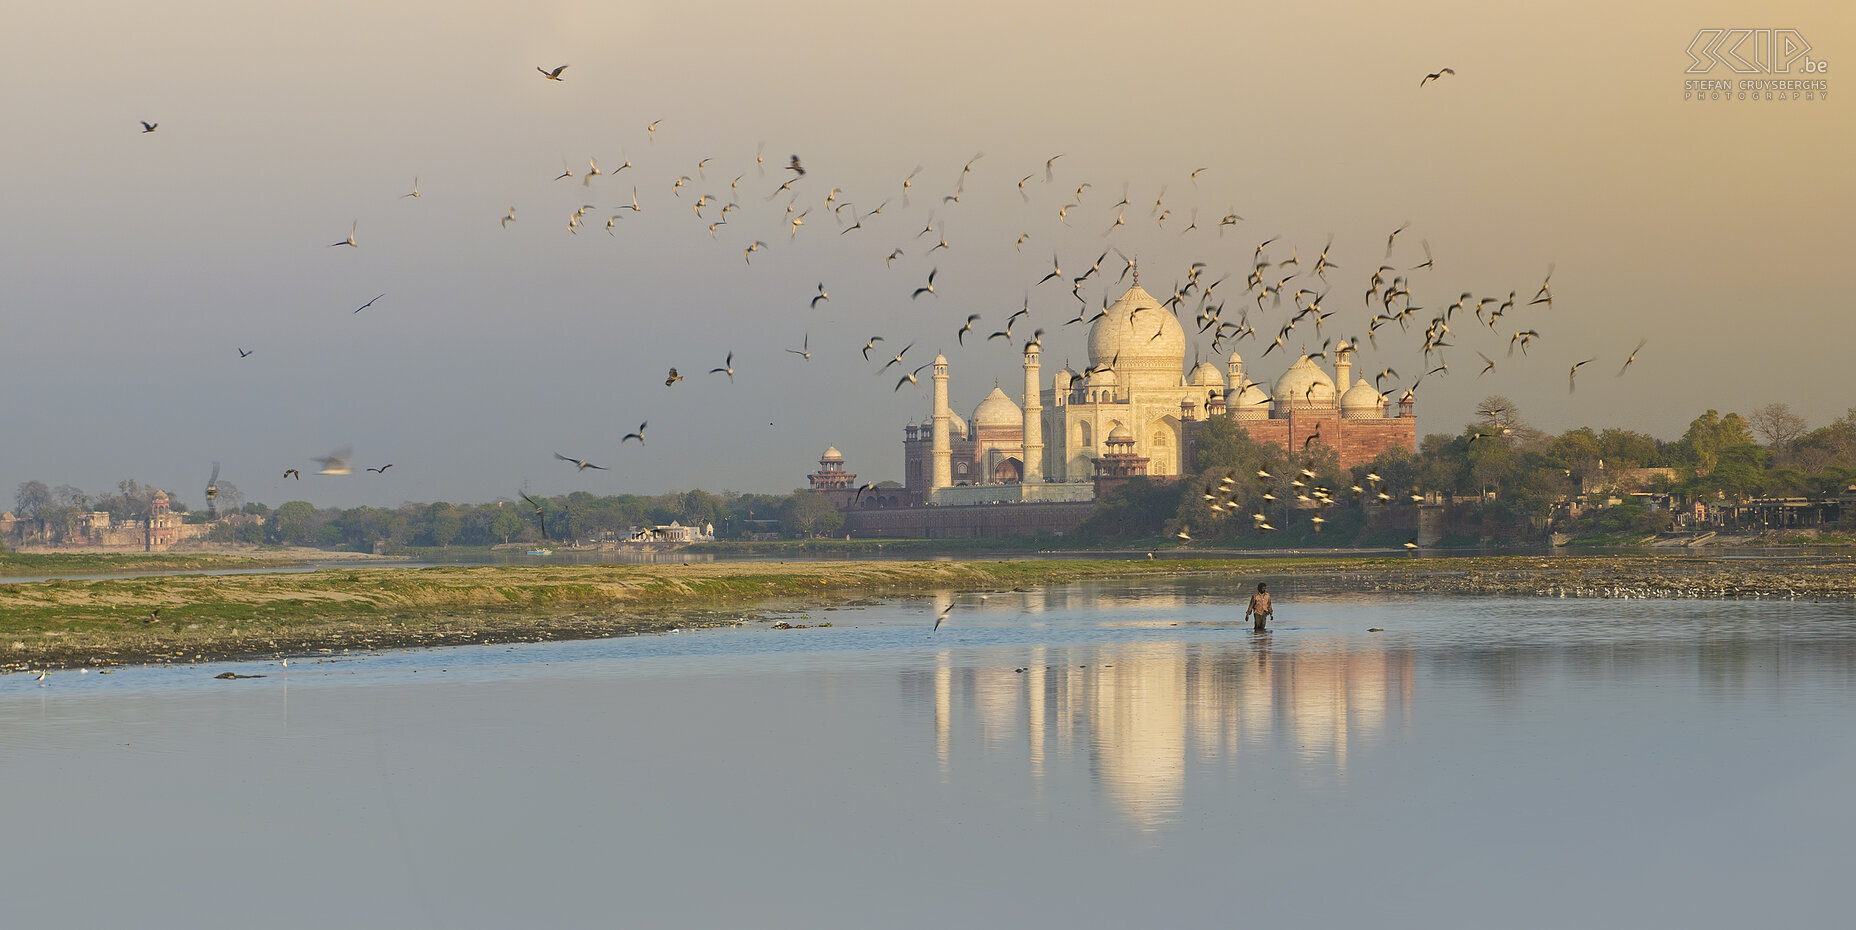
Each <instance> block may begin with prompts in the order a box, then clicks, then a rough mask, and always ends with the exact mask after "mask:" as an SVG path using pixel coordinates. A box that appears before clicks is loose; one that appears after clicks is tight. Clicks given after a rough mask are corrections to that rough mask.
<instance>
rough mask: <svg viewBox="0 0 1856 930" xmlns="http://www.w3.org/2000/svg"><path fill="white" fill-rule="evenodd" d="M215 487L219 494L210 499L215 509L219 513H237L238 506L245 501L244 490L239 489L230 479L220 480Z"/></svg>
mask: <svg viewBox="0 0 1856 930" xmlns="http://www.w3.org/2000/svg"><path fill="white" fill-rule="evenodd" d="M216 487H217V488H218V489H219V496H218V497H216V498H214V499H213V501H212V503H213V505H214V507H215V509H217V510H218V511H219V512H220V513H237V512H238V509H239V507H240V506H242V505H243V504H244V503H245V492H243V491H240V490H239V489H238V485H236V484H233V483H232V482H230V481H221V482H219V483H218V484H217V485H216Z"/></svg>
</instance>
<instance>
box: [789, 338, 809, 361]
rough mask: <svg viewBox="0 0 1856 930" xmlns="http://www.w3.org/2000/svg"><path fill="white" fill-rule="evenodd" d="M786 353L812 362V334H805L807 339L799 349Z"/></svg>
mask: <svg viewBox="0 0 1856 930" xmlns="http://www.w3.org/2000/svg"><path fill="white" fill-rule="evenodd" d="M786 351H788V352H791V353H793V354H794V355H797V356H799V357H800V358H802V359H805V360H806V361H808V362H809V361H811V360H812V334H811V333H807V334H805V338H804V339H803V340H801V341H800V343H799V348H797V349H787V350H786Z"/></svg>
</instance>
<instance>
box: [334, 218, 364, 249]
mask: <svg viewBox="0 0 1856 930" xmlns="http://www.w3.org/2000/svg"><path fill="white" fill-rule="evenodd" d="M359 225H361V224H360V221H358V220H357V221H356V222H354V223H351V224H349V226H348V238H346V239H343V240H342V241H340V242H331V243H329V248H331V249H332V248H335V247H336V246H338V245H345V246H350V247H352V248H357V249H358V248H360V246H358V245H355V241H354V230H355V227H357V226H359Z"/></svg>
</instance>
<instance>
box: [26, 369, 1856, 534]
mask: <svg viewBox="0 0 1856 930" xmlns="http://www.w3.org/2000/svg"><path fill="white" fill-rule="evenodd" d="M1643 468H1657V469H1668V472H1667V474H1666V475H1663V474H1659V475H1656V476H1653V477H1650V478H1649V479H1647V480H1646V481H1644V482H1642V483H1643V485H1644V486H1645V488H1646V489H1647V490H1650V491H1652V492H1657V493H1661V494H1668V495H1670V496H1671V498H1672V499H1673V500H1676V501H1679V502H1693V501H1696V500H1722V499H1725V500H1739V499H1745V498H1749V497H1760V496H1769V497H1826V496H1835V495H1837V494H1839V493H1842V492H1843V491H1844V490H1845V489H1847V488H1849V487H1851V486H1852V485H1856V408H1852V409H1851V410H1850V411H1849V412H1848V413H1845V414H1844V415H1843V416H1842V417H1839V418H1838V419H1836V420H1834V421H1832V422H1831V423H1829V424H1826V425H1824V426H1820V427H1817V428H1811V427H1810V425H1809V424H1808V423H1807V422H1806V421H1805V420H1804V419H1803V418H1802V417H1800V416H1798V415H1797V414H1795V413H1793V412H1792V411H1791V410H1790V409H1789V408H1788V407H1786V406H1785V405H1783V404H1772V405H1768V406H1766V407H1763V408H1761V409H1759V410H1757V411H1755V412H1754V413H1752V414H1750V415H1747V416H1741V415H1740V414H1737V413H1727V414H1722V413H1719V412H1717V411H1714V410H1709V411H1707V412H1705V413H1703V414H1701V415H1700V416H1698V417H1696V418H1695V419H1694V420H1693V421H1691V422H1690V423H1689V425H1688V428H1687V429H1686V430H1685V431H1684V433H1683V434H1682V436H1681V438H1679V439H1675V440H1672V441H1665V440H1661V439H1657V438H1656V437H1654V436H1650V435H1647V434H1645V433H1639V432H1635V431H1632V430H1624V429H1604V430H1594V429H1592V428H1590V427H1580V428H1577V429H1571V430H1567V431H1565V432H1562V433H1560V434H1558V435H1550V434H1547V433H1545V432H1542V431H1540V430H1538V429H1535V428H1533V427H1531V426H1529V425H1528V424H1527V422H1526V420H1525V419H1524V418H1523V416H1522V414H1521V411H1520V410H1519V409H1518V407H1517V406H1516V405H1515V404H1514V403H1513V402H1512V401H1510V400H1508V399H1507V398H1504V397H1500V396H1495V397H1489V398H1486V399H1484V401H1483V402H1482V403H1481V404H1480V405H1478V407H1477V414H1476V419H1475V420H1474V421H1472V422H1470V423H1469V424H1467V425H1465V426H1464V428H1463V430H1462V431H1461V432H1459V433H1457V434H1454V435H1451V434H1444V433H1436V434H1431V435H1427V436H1425V437H1424V439H1423V440H1422V441H1421V442H1420V443H1419V445H1418V450H1417V452H1416V453H1415V454H1414V453H1412V452H1409V451H1406V450H1403V449H1395V450H1391V451H1388V452H1386V453H1385V454H1383V455H1381V456H1379V457H1378V458H1377V459H1375V460H1374V461H1372V462H1370V463H1368V464H1365V465H1358V466H1354V467H1352V468H1347V469H1343V468H1341V467H1340V466H1339V462H1338V459H1337V458H1336V456H1335V453H1334V451H1333V450H1332V449H1330V448H1328V447H1326V446H1322V445H1315V446H1311V447H1310V449H1309V451H1308V452H1307V453H1306V454H1291V453H1290V452H1289V451H1288V450H1285V449H1283V448H1282V447H1280V446H1276V445H1262V444H1259V443H1257V442H1255V441H1254V440H1252V439H1251V438H1250V437H1249V435H1248V434H1247V433H1245V432H1244V430H1243V428H1242V427H1241V426H1240V425H1238V423H1237V422H1236V421H1234V420H1230V419H1228V418H1215V419H1212V420H1210V421H1208V422H1207V423H1205V424H1204V426H1203V427H1202V428H1201V429H1200V432H1199V434H1198V437H1197V440H1196V443H1195V446H1194V449H1193V457H1192V462H1191V467H1190V469H1189V472H1188V474H1187V475H1186V476H1184V477H1183V478H1181V479H1180V480H1176V481H1159V480H1143V479H1136V480H1134V481H1131V482H1129V483H1128V484H1127V485H1125V486H1123V487H1121V488H1119V489H1117V490H1116V491H1114V492H1112V493H1109V494H1106V495H1104V496H1103V497H1102V498H1101V499H1100V500H1098V501H1097V502H1096V512H1095V514H1094V515H1093V516H1092V517H1091V518H1090V520H1089V521H1088V522H1086V523H1085V524H1084V525H1083V527H1082V528H1081V530H1080V535H1081V536H1083V537H1084V538H1085V539H1100V540H1107V541H1113V540H1128V539H1147V538H1155V537H1177V536H1178V535H1179V534H1181V533H1184V534H1185V535H1186V536H1188V537H1190V538H1192V539H1196V540H1227V541H1234V542H1240V543H1241V542H1244V541H1250V542H1253V543H1255V544H1258V545H1274V546H1283V545H1349V544H1358V545H1365V544H1380V545H1383V544H1395V543H1397V542H1398V541H1402V540H1403V539H1406V538H1408V537H1409V535H1410V533H1411V532H1412V531H1413V530H1414V529H1415V521H1416V517H1415V513H1414V512H1413V510H1412V508H1411V507H1409V506H1405V505H1408V504H1410V503H1411V502H1412V500H1411V498H1412V496H1413V495H1419V496H1426V497H1428V498H1430V499H1439V498H1441V499H1444V500H1450V501H1458V502H1463V501H1473V502H1474V503H1473V504H1467V505H1460V506H1458V507H1457V508H1455V510H1456V513H1457V523H1458V528H1459V529H1461V530H1463V531H1465V532H1469V531H1474V532H1478V533H1480V534H1482V535H1495V536H1516V537H1519V536H1530V535H1531V536H1538V535H1540V534H1541V533H1544V532H1546V531H1548V530H1549V529H1552V530H1566V531H1572V532H1576V533H1587V534H1607V533H1626V532H1628V533H1644V532H1656V531H1658V530H1661V529H1667V528H1668V525H1669V519H1670V518H1669V513H1668V511H1654V510H1651V509H1650V508H1648V507H1646V506H1645V505H1643V504H1641V503H1638V502H1637V501H1636V500H1635V499H1634V498H1632V499H1630V500H1627V501H1626V502H1625V503H1624V504H1623V505H1621V506H1618V507H1611V508H1603V509H1599V510H1597V511H1595V512H1592V513H1590V514H1588V515H1586V516H1583V517H1581V518H1580V521H1579V522H1578V523H1576V524H1571V525H1567V524H1564V523H1556V522H1555V514H1556V513H1557V512H1558V511H1559V509H1560V508H1561V507H1562V506H1563V504H1564V502H1565V501H1567V500H1568V499H1571V498H1575V497H1577V496H1578V495H1579V494H1581V492H1582V491H1583V490H1584V489H1587V488H1598V487H1605V486H1608V485H1607V483H1608V482H1610V481H1613V480H1614V479H1616V477H1617V476H1621V475H1629V474H1631V473H1633V472H1635V471H1636V470H1637V469H1643ZM1305 471H1306V472H1311V473H1312V475H1305V474H1304V472H1305ZM1260 472H1261V473H1264V474H1266V475H1268V476H1269V477H1267V478H1265V477H1260V476H1259V473H1260ZM1372 477H1376V478H1377V479H1378V480H1376V481H1375V480H1371V478H1372ZM891 484H893V482H885V485H891ZM1315 488H1321V489H1325V491H1326V494H1327V496H1328V498H1329V499H1330V500H1331V501H1332V502H1333V503H1332V504H1331V505H1329V506H1323V507H1316V508H1314V509H1313V511H1312V512H1310V509H1309V507H1308V506H1306V505H1308V504H1309V503H1311V502H1312V501H1311V500H1298V498H1312V497H1313V495H1312V494H1311V491H1312V490H1313V489H1315ZM1355 488H1358V489H1359V490H1358V491H1355V490H1354V489H1355ZM155 492H156V489H155V487H154V486H152V485H148V484H143V483H140V482H138V481H135V480H133V479H128V480H124V481H122V482H120V483H119V484H118V485H117V487H116V489H115V490H114V491H108V492H104V493H100V494H90V493H86V492H85V491H83V490H82V489H79V488H76V487H72V486H70V485H58V486H56V487H50V486H47V485H46V484H45V483H44V482H42V481H27V482H23V483H21V484H20V485H19V487H18V490H17V493H16V494H15V496H14V505H15V506H14V511H13V512H14V514H15V515H16V516H17V517H18V518H19V519H20V520H21V521H22V522H23V523H25V524H27V525H31V526H33V527H35V528H36V529H37V530H38V534H37V535H38V536H39V538H42V539H45V540H46V541H48V542H52V543H54V544H56V543H61V542H65V541H68V540H69V539H71V538H72V536H73V534H74V533H75V530H76V527H77V524H78V520H79V518H80V517H81V516H82V515H84V514H88V513H91V512H96V511H102V512H107V513H108V514H110V517H111V519H112V521H113V522H116V523H127V522H135V521H141V520H146V519H147V518H148V516H149V513H150V509H151V507H152V502H153V499H154V495H155ZM1382 494H1383V495H1385V498H1383V499H1382V498H1381V497H1380V496H1379V495H1382ZM215 504H216V505H217V508H218V512H219V513H221V514H226V515H231V518H230V519H228V520H225V521H222V522H220V523H219V524H218V525H216V526H215V527H214V528H213V530H212V532H211V534H210V535H209V536H208V539H209V540H212V541H216V542H240V543H253V544H272V545H297V546H314V547H319V548H328V549H354V550H358V551H368V550H371V549H373V548H374V546H375V544H376V543H385V544H387V545H389V546H429V547H438V548H443V547H448V546H454V545H459V546H491V545H497V544H507V543H551V542H564V541H571V540H585V539H595V538H613V537H618V538H623V536H624V535H625V534H627V533H629V532H630V531H631V530H632V529H633V528H634V527H648V526H659V525H665V524H668V523H671V522H672V521H675V522H678V523H681V524H683V525H685V526H694V527H702V526H706V525H713V526H714V527H715V530H716V535H717V536H718V537H719V538H724V539H744V538H749V537H752V536H755V535H763V534H769V533H772V534H779V535H783V536H788V537H804V536H813V535H829V534H832V533H835V532H836V531H837V530H839V529H840V528H841V527H842V526H843V523H844V518H843V515H842V514H840V513H838V511H837V510H836V509H834V508H833V507H832V506H831V505H830V504H829V503H828V502H827V501H826V500H825V499H824V498H823V497H821V496H820V495H817V494H813V493H811V492H808V491H803V490H799V491H794V492H792V493H790V494H783V495H780V494H741V493H734V492H723V493H721V494H712V493H710V492H708V491H703V490H692V491H686V492H681V493H670V494H659V495H639V494H620V495H610V496H604V497H601V496H597V495H594V494H592V493H589V492H586V491H575V492H572V493H570V494H562V495H557V496H554V497H549V498H546V499H539V498H529V497H527V496H523V497H518V498H516V499H503V500H497V501H491V502H489V503H483V504H453V503H448V502H443V501H440V502H437V503H429V504H428V503H408V504H402V505H400V506H399V507H353V508H348V509H341V508H335V507H321V508H319V507H317V506H315V505H314V504H311V503H309V502H308V501H301V500H297V501H289V502H287V503H284V504H282V505H280V506H278V507H277V508H276V509H275V510H272V509H271V508H270V507H268V506H267V505H265V504H262V503H257V502H246V501H245V500H244V497H243V495H242V494H240V492H239V491H238V489H237V488H236V487H235V486H233V485H232V484H230V483H229V482H220V483H219V484H218V496H217V499H216V500H215ZM168 506H169V509H170V510H172V511H174V512H176V513H180V514H183V515H184V519H186V520H188V521H190V522H201V521H203V520H205V515H204V514H201V513H199V512H197V511H189V510H188V508H187V506H186V504H184V503H183V502H182V501H181V500H180V499H179V498H178V497H174V496H172V495H170V497H169V502H168ZM1258 514H1261V515H1263V517H1264V521H1262V522H1267V523H1268V524H1269V525H1270V526H1271V527H1274V529H1269V530H1265V529H1260V528H1259V521H1258V520H1257V519H1256V516H1257V515H1258ZM1317 514H1318V515H1320V516H1321V517H1322V518H1323V522H1321V523H1319V524H1316V523H1315V522H1314V521H1313V516H1315V515H1317ZM1844 522H1846V523H1856V514H1852V513H1849V512H1846V513H1845V514H1844ZM1848 528H1850V529H1856V526H1850V527H1848Z"/></svg>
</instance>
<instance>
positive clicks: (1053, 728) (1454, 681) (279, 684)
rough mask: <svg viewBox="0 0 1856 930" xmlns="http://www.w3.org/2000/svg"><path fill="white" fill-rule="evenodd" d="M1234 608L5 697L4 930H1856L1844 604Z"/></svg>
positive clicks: (776, 634) (1007, 613)
mask: <svg viewBox="0 0 1856 930" xmlns="http://www.w3.org/2000/svg"><path fill="white" fill-rule="evenodd" d="M1242 597H1243V596H1242V594H1240V592H1238V591H1236V590H1235V589H1233V588H1230V587H1225V586H1220V585H1217V584H1214V583H1211V582H1204V581H1189V582H1184V583H1159V584H1155V583H1147V582H1143V583H1140V584H1124V583H1112V584H1105V583H1096V584H1082V585H1075V586H1067V587H1061V588H1056V589H1052V590H1049V591H1044V592H1034V593H1031V594H1006V593H1002V594H994V595H991V596H990V597H989V598H987V599H986V600H984V601H981V600H980V599H979V598H978V597H977V596H974V595H966V596H962V597H960V598H958V599H956V600H955V608H954V610H953V611H952V612H951V614H950V615H949V619H948V621H947V622H946V623H945V624H943V626H942V627H941V629H940V631H939V632H935V633H931V632H930V631H929V626H930V625H931V624H932V623H933V619H934V617H935V616H936V615H937V614H938V613H939V612H940V610H939V604H938V603H937V601H936V600H935V599H932V598H924V599H921V600H915V601H904V602H900V603H896V604H891V605H885V606H881V607H872V608H866V609H859V610H843V611H829V612H826V611H821V612H814V613H812V614H811V616H810V617H806V618H799V617H795V618H792V619H793V621H794V622H798V623H811V624H816V623H820V622H824V621H830V622H831V623H833V624H834V626H833V627H832V628H829V629H807V630H790V631H773V630H770V629H767V627H766V626H765V625H753V626H749V627H745V628H741V629H732V630H716V631H704V632H692V633H680V634H672V635H665V636H652V637H631V638H620V639H613V640H605V641H597V642H588V643H553V644H541V645H528V646H519V647H506V646H495V647H470V648H457V649H447V650H433V651H414V652H395V653H391V654H374V655H367V656H351V657H343V658H341V659H340V660H338V661H328V662H324V663H321V664H317V663H315V662H313V661H298V662H293V663H292V664H291V666H290V667H289V668H288V670H287V674H286V670H285V669H283V668H281V667H279V666H277V665H276V664H275V663H271V664H268V665H266V664H256V663H254V664H243V665H203V666H196V667H192V668H150V669H127V670H123V671H119V672H117V673H115V674H113V675H109V676H102V675H97V674H94V673H92V674H80V673H78V672H75V671H69V672H58V673H54V674H53V675H51V676H50V677H48V678H47V679H46V680H45V682H44V683H42V684H41V683H40V682H38V681H35V680H34V679H33V678H30V677H28V676H25V675H12V676H8V677H5V678H0V824H3V825H4V827H5V834H4V841H3V842H0V913H4V915H5V916H4V923H5V924H6V925H8V926H21V927H24V926H47V925H51V926H63V925H73V924H83V925H104V924H111V923H113V924H117V925H122V926H138V927H154V926H172V927H181V926H185V927H199V926H230V925H235V924H237V925H248V926H264V927H328V926H364V927H375V926H379V927H426V926H431V927H512V926H522V927H582V926H598V927H607V926H694V927H710V926H751V927H757V928H764V927H819V926H823V927H935V928H946V927H951V926H1000V925H1005V924H1015V925H1019V926H1027V927H1036V926H1056V925H1063V926H1069V927H1154V926H1168V925H1184V924H1201V925H1219V926H1224V925H1233V924H1238V923H1244V924H1254V923H1258V922H1268V924H1271V925H1279V926H1343V925H1355V924H1357V925H1370V926H1393V927H1427V928H1429V927H1479V928H1480V927H1565V926H1645V927H1649V926H1657V927H1662V926H1686V927H1745V926H1811V925H1823V924H1840V923H1841V922H1842V921H1844V920H1846V919H1847V911H1848V908H1849V906H1850V905H1851V903H1852V898H1853V897H1856V895H1852V894H1851V893H1850V892H1848V891H1847V890H1846V888H1847V886H1848V881H1847V877H1846V873H1847V872H1848V867H1849V865H1850V863H1851V862H1852V861H1856V804H1853V803H1852V802H1851V801H1850V793H1851V790H1852V785H1856V607H1853V606H1852V605H1849V604H1836V605H1825V604H1809V603H1802V602H1746V603H1709V602H1694V601H1681V602H1664V601H1579V600H1558V599H1552V600H1548V599H1534V600H1495V599H1453V598H1398V599H1374V600H1366V599H1357V598H1355V599H1346V598H1322V597H1319V596H1317V595H1316V594H1315V593H1314V592H1310V591H1297V590H1295V589H1294V588H1293V587H1292V586H1289V585H1286V584H1285V585H1284V586H1283V587H1282V589H1281V590H1280V591H1279V592H1278V603H1279V605H1281V609H1280V610H1279V612H1278V623H1277V626H1278V629H1277V630H1275V631H1274V632H1272V633H1270V634H1268V635H1265V636H1256V635H1253V634H1251V633H1250V632H1249V631H1248V629H1247V628H1246V627H1244V626H1243V625H1242V624H1240V623H1239V622H1238V620H1239V615H1240V614H1241V612H1242V607H1241V604H1242ZM943 603H944V602H943ZM1369 627H1383V628H1385V632H1383V633H1368V632H1367V628H1369ZM1018 669H1023V671H1018ZM226 670H236V671H239V672H241V673H247V674H264V675H267V676H268V677H265V678H261V679H250V680H240V681H219V680H215V679H213V678H212V676H213V675H216V674H218V673H220V672H222V671H226Z"/></svg>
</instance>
